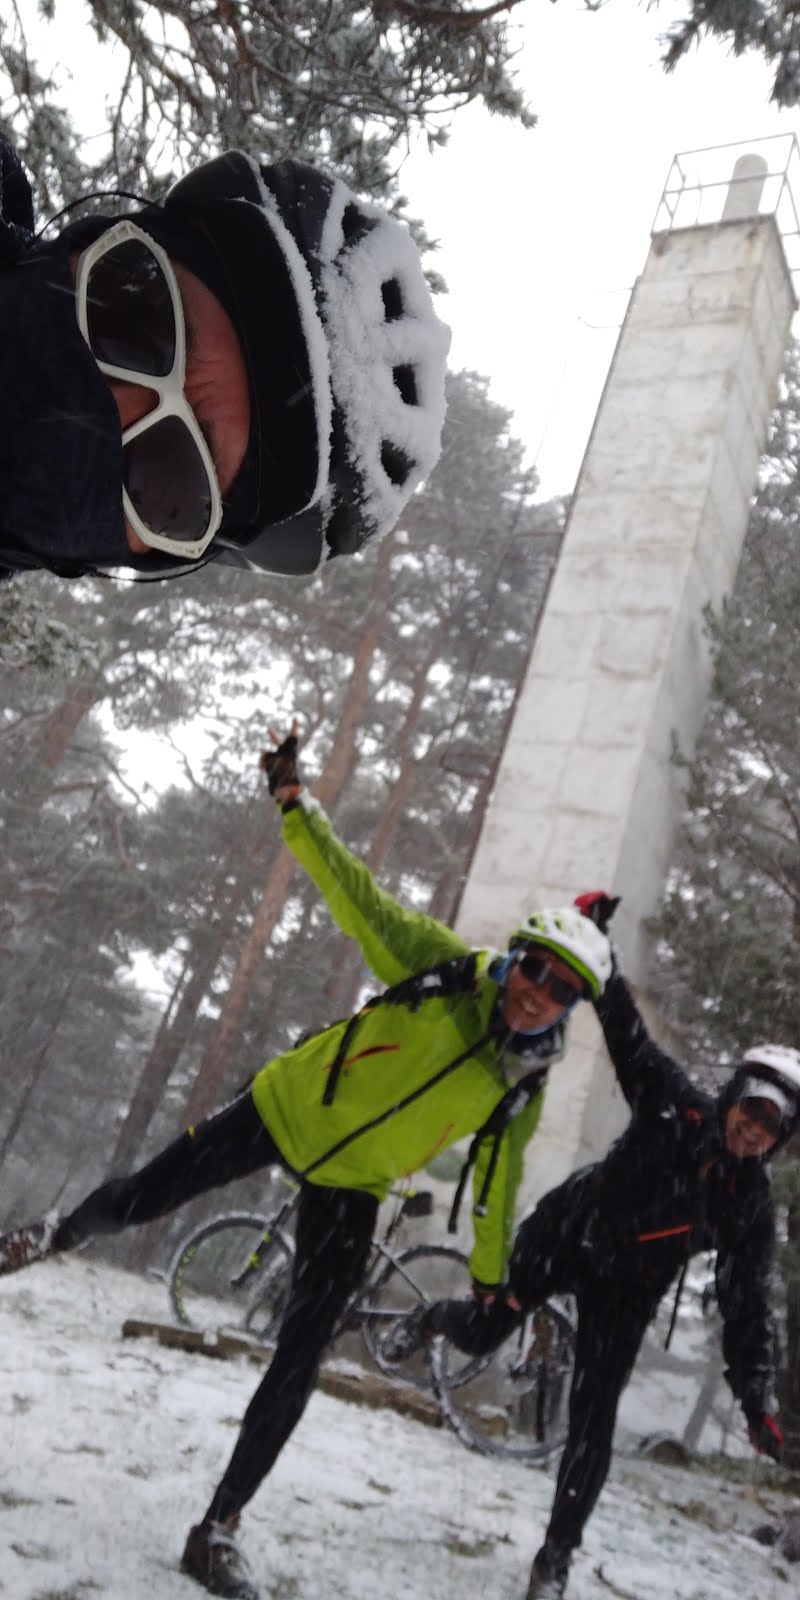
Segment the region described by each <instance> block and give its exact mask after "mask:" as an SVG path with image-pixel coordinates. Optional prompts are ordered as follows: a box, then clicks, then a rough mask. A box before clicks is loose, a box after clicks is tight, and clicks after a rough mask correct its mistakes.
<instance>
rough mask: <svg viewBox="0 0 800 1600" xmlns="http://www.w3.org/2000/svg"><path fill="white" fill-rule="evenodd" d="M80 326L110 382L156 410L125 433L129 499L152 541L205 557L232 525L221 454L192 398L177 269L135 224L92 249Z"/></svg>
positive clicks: (80, 277) (121, 225) (86, 258)
mask: <svg viewBox="0 0 800 1600" xmlns="http://www.w3.org/2000/svg"><path fill="white" fill-rule="evenodd" d="M75 301H76V310H77V317H78V325H79V327H80V330H81V333H82V334H83V337H84V339H85V340H86V343H87V344H88V346H89V349H90V350H91V352H92V355H93V356H94V358H95V361H96V362H97V365H98V366H99V368H100V371H101V372H102V373H103V374H104V376H105V377H107V378H116V379H118V380H120V381H122V382H126V383H134V384H139V385H142V386H143V387H144V388H146V389H148V390H150V391H151V392H152V393H153V395H154V396H155V397H156V404H155V406H154V407H153V409H152V411H148V413H147V415H146V416H144V417H141V418H140V419H139V420H138V421H137V422H134V423H133V424H132V425H131V427H129V428H126V429H124V431H123V434H122V461H123V467H122V476H123V486H122V501H123V506H124V510H125V515H126V517H127V519H128V521H129V523H130V525H131V527H132V528H133V529H134V530H135V532H136V533H138V535H139V537H140V538H141V539H142V540H143V541H144V543H145V544H147V545H149V546H151V547H152V548H153V549H155V550H165V551H167V552H168V553H169V554H171V555H178V556H183V557H185V558H188V559H195V558H197V557H198V556H201V555H202V554H203V553H204V551H205V550H206V549H207V548H208V546H209V544H210V543H211V540H212V539H213V537H214V535H215V533H216V532H217V530H218V528H219V526H220V523H221V521H222V496H221V493H220V488H219V482H218V479H217V474H216V469H215V467H214V462H213V459H212V456H211V452H210V450H209V448H208V445H207V444H206V441H205V439H204V437H203V434H202V431H201V428H200V425H199V423H198V421H197V418H196V416H195V414H194V412H193V411H192V408H191V406H190V405H189V403H188V401H187V399H186V396H185V394H184V392H183V386H184V382H185V379H186V319H185V314H184V309H183V301H182V299H181V292H180V287H179V285H178V280H177V278H176V276H175V270H174V268H173V266H172V263H171V261H170V259H169V256H168V255H167V254H166V251H164V250H162V248H161V246H160V245H158V244H156V242H155V240H154V239H151V238H150V236H149V234H146V233H145V232H144V231H143V230H142V229H141V228H138V227H137V226H136V224H135V223H134V222H131V221H129V220H127V219H125V220H123V221H122V222H118V223H115V225H114V227H113V228H110V229H109V230H108V232H107V233H104V234H101V236H100V238H99V239H96V240H95V242H94V244H92V245H90V246H89V248H88V249H87V250H85V251H84V252H83V254H82V255H81V257H80V260H79V262H78V271H77V277H76V283H75Z"/></svg>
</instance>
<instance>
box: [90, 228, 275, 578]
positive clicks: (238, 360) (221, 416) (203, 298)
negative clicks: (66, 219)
mask: <svg viewBox="0 0 800 1600" xmlns="http://www.w3.org/2000/svg"><path fill="white" fill-rule="evenodd" d="M78 260H79V257H78V256H74V257H73V260H72V271H73V277H74V276H75V274H76V272H77V265H78ZM173 266H174V269H175V275H176V277H177V280H178V285H179V287H180V291H181V299H182V301H183V309H184V315H185V319H186V343H187V348H186V379H185V383H184V394H185V397H186V400H187V402H188V404H189V405H190V406H191V408H192V411H193V412H194V414H195V417H196V419H197V422H198V423H199V425H200V430H201V432H202V434H203V437H204V438H205V440H206V443H207V445H208V447H209V450H210V452H211V456H212V459H213V462H214V466H215V468H216V474H217V479H218V482H219V488H220V492H221V494H222V495H225V494H226V493H227V492H228V490H229V489H230V487H231V485H232V483H233V481H234V479H235V477H236V475H237V473H238V471H239V468H240V467H241V465H242V462H243V460H244V457H245V452H246V450H247V444H248V439H249V434H250V390H249V385H248V381H247V371H246V368H245V363H244V357H243V355H242V350H241V346H240V344H239V340H238V338H237V335H236V332H235V330H234V327H233V323H232V322H231V319H230V317H229V316H228V313H227V312H226V311H225V309H224V307H223V306H222V305H221V304H220V302H219V301H218V300H217V298H216V296H215V295H214V294H212V293H211V290H210V289H208V288H207V287H206V285H205V284H204V283H202V282H201V280H200V279H199V278H198V277H197V276H196V275H195V273H193V272H190V271H189V270H188V268H186V267H183V266H181V265H180V264H179V263H178V262H173ZM107 382H108V384H109V387H110V389H111V392H112V394H113V396H114V400H115V402H116V405H117V410H118V412H119V419H120V428H121V430H122V432H124V431H125V429H126V428H130V427H131V426H132V425H133V424H134V423H135V422H138V421H140V420H141V418H142V417H145V416H146V415H147V414H148V413H149V412H151V411H153V410H154V409H155V407H156V404H157V395H156V393H155V391H154V390H152V389H149V388H147V387H146V386H145V385H144V384H140V383H132V382H131V383H129V382H127V381H125V380H123V379H120V378H116V377H108V378H107ZM126 535H127V540H128V545H129V547H130V549H131V550H133V551H135V552H136V553H137V554H145V553H146V552H147V550H148V548H149V546H148V545H147V543H146V542H145V541H144V540H143V539H142V538H141V536H140V534H139V533H138V532H137V531H136V530H135V529H134V528H133V527H132V526H131V525H130V523H129V522H128V521H127V520H126Z"/></svg>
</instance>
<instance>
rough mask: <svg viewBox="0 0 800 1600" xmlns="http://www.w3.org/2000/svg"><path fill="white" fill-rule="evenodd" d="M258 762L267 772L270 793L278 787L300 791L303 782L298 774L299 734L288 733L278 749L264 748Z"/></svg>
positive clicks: (263, 770)
mask: <svg viewBox="0 0 800 1600" xmlns="http://www.w3.org/2000/svg"><path fill="white" fill-rule="evenodd" d="M258 764H259V766H260V768H261V770H262V772H266V774H267V783H268V784H269V792H270V794H274V793H275V790H276V789H291V788H293V789H295V790H296V791H297V793H298V794H299V793H300V790H301V788H302V784H301V783H300V779H299V778H298V776H297V734H296V733H295V732H294V731H292V732H291V733H290V734H287V736H286V738H285V739H284V741H283V743H282V744H279V745H278V747H277V749H276V750H262V752H261V755H260V757H259V761H258Z"/></svg>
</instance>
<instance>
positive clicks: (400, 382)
mask: <svg viewBox="0 0 800 1600" xmlns="http://www.w3.org/2000/svg"><path fill="white" fill-rule="evenodd" d="M392 377H393V378H394V381H395V383H396V384H397V387H398V389H399V390H400V398H401V400H403V401H404V402H405V404H406V405H407V406H415V405H417V404H418V400H417V376H416V373H415V371H414V368H413V367H411V366H408V364H406V365H404V366H402V367H393V368H392Z"/></svg>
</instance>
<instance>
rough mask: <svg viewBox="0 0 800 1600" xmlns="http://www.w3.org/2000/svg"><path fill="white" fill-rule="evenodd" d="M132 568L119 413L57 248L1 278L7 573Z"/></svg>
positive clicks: (64, 253) (0, 533)
mask: <svg viewBox="0 0 800 1600" xmlns="http://www.w3.org/2000/svg"><path fill="white" fill-rule="evenodd" d="M129 564H130V553H129V551H128V545H127V542H126V538H125V522H124V518H123V511H122V443H121V434H120V424H119V416H118V413H117V408H116V405H115V402H114V398H113V395H112V393H111V390H110V388H109V386H108V384H107V383H106V380H105V379H104V377H103V375H102V373H101V372H100V370H99V368H98V367H97V365H96V363H95V361H94V358H93V357H92V354H91V352H90V350H89V349H88V346H87V345H86V342H85V340H84V338H83V335H82V334H81V331H80V328H79V327H78V322H77V318H76V315H75V296H74V292H73V288H72V282H71V277H70V270H69V254H68V250H67V248H66V246H65V245H64V244H63V242H61V241H57V242H56V243H55V244H54V245H49V246H47V247H41V248H38V249H34V250H33V251H32V252H31V253H30V254H29V255H26V256H24V257H23V258H22V260H21V261H18V262H17V263H15V264H14V265H13V266H10V267H7V268H5V269H4V270H3V271H2V272H0V567H5V568H26V567H47V568H49V569H50V570H51V571H53V572H56V573H58V574H60V575H63V576H65V577H78V576H80V574H81V573H82V572H85V571H87V570H91V569H92V568H93V567H95V566H127V565H129Z"/></svg>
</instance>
